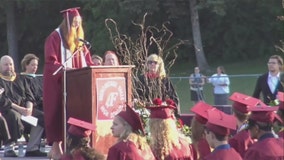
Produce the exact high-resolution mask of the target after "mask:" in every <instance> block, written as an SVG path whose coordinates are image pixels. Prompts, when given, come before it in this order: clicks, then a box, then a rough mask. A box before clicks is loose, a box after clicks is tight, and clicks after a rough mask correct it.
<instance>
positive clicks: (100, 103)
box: [67, 66, 132, 154]
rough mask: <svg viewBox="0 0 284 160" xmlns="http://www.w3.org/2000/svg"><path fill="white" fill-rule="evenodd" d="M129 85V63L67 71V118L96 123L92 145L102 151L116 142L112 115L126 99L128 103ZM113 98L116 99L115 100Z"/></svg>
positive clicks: (129, 99) (129, 95)
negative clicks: (118, 65)
mask: <svg viewBox="0 0 284 160" xmlns="http://www.w3.org/2000/svg"><path fill="white" fill-rule="evenodd" d="M131 85H132V84H131V67H129V66H120V67H109V66H108V67H106V66H99V67H88V68H82V69H78V70H74V71H68V72H67V118H68V117H74V118H78V119H81V120H84V121H87V122H91V123H93V124H95V125H96V127H97V128H96V132H94V133H93V134H92V137H91V146H92V147H94V148H95V149H97V150H98V151H99V152H101V153H104V154H107V152H108V149H109V147H110V146H112V145H113V144H114V143H115V142H116V139H115V138H114V137H113V136H112V133H111V130H110V127H111V125H112V120H113V116H114V115H115V114H116V113H118V112H120V111H121V110H122V109H123V108H124V107H125V103H130V101H131ZM114 98H115V99H117V100H119V102H114V101H113V99H114ZM111 105H113V106H111ZM114 106H115V107H117V106H118V108H114ZM122 106H123V107H122ZM108 111H111V112H112V113H111V112H108Z"/></svg>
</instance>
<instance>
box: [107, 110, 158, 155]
mask: <svg viewBox="0 0 284 160" xmlns="http://www.w3.org/2000/svg"><path fill="white" fill-rule="evenodd" d="M111 130H112V134H113V136H114V137H117V138H118V141H117V143H116V144H114V145H113V146H111V147H110V148H109V151H108V155H107V160H134V159H135V160H155V157H154V155H153V153H152V151H151V148H150V146H149V145H148V143H147V140H146V137H145V136H144V134H145V133H144V129H143V126H142V121H141V119H140V117H139V115H138V114H137V113H136V112H135V111H134V110H133V109H132V108H130V107H129V106H126V110H125V111H121V112H120V113H118V114H117V115H116V116H115V117H114V119H113V125H112V126H111Z"/></svg>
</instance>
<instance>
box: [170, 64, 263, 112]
mask: <svg viewBox="0 0 284 160" xmlns="http://www.w3.org/2000/svg"><path fill="white" fill-rule="evenodd" d="M266 61H267V60H266V59H258V60H253V61H251V60H250V61H242V62H236V63H223V64H222V65H223V66H224V67H225V69H226V72H227V74H228V75H229V76H230V77H229V78H230V82H231V84H230V94H232V93H233V92H241V93H245V94H248V95H252V93H253V90H254V87H255V83H256V80H257V77H258V75H259V74H262V73H264V72H266V71H267V66H266ZM209 65H210V66H211V68H212V69H211V70H212V71H211V72H209V73H208V74H206V76H208V77H209V76H211V75H212V74H214V73H215V70H216V69H215V68H216V67H217V66H218V65H220V64H209ZM193 68H194V66H193V65H190V64H188V63H179V66H173V68H172V69H171V73H170V77H171V80H172V82H173V83H174V85H175V88H176V90H177V93H178V95H179V98H180V102H181V112H182V113H189V112H190V111H189V109H190V108H191V107H192V106H193V103H192V102H191V101H190V90H189V83H188V78H189V75H190V74H191V72H193ZM204 98H205V101H206V102H207V103H209V104H213V102H214V101H213V86H212V85H211V84H205V86H204Z"/></svg>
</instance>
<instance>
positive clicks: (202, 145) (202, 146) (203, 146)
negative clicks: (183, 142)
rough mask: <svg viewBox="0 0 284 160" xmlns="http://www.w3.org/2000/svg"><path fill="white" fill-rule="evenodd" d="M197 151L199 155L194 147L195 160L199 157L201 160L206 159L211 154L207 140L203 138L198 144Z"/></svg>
mask: <svg viewBox="0 0 284 160" xmlns="http://www.w3.org/2000/svg"><path fill="white" fill-rule="evenodd" d="M197 149H198V152H199V153H197V152H196V150H195V147H193V155H194V159H197V157H198V155H199V159H203V158H204V157H206V156H207V155H209V154H210V153H211V149H210V146H209V144H208V142H207V140H206V139H205V138H202V139H200V140H199V141H198V142H197ZM197 154H198V155H197Z"/></svg>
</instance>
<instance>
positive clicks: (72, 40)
mask: <svg viewBox="0 0 284 160" xmlns="http://www.w3.org/2000/svg"><path fill="white" fill-rule="evenodd" d="M73 19H74V18H73ZM73 19H72V20H71V21H70V24H69V25H70V31H68V26H67V25H68V23H67V18H64V19H63V21H62V22H61V24H60V25H59V28H60V32H61V33H62V37H63V39H64V41H63V42H64V43H65V44H64V46H65V47H66V48H68V49H70V51H72V53H73V52H74V51H76V49H78V48H79V47H80V46H82V44H83V42H80V41H78V38H80V39H85V38H84V30H83V27H82V23H81V24H80V26H79V27H78V29H75V28H74V27H72V23H73Z"/></svg>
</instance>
